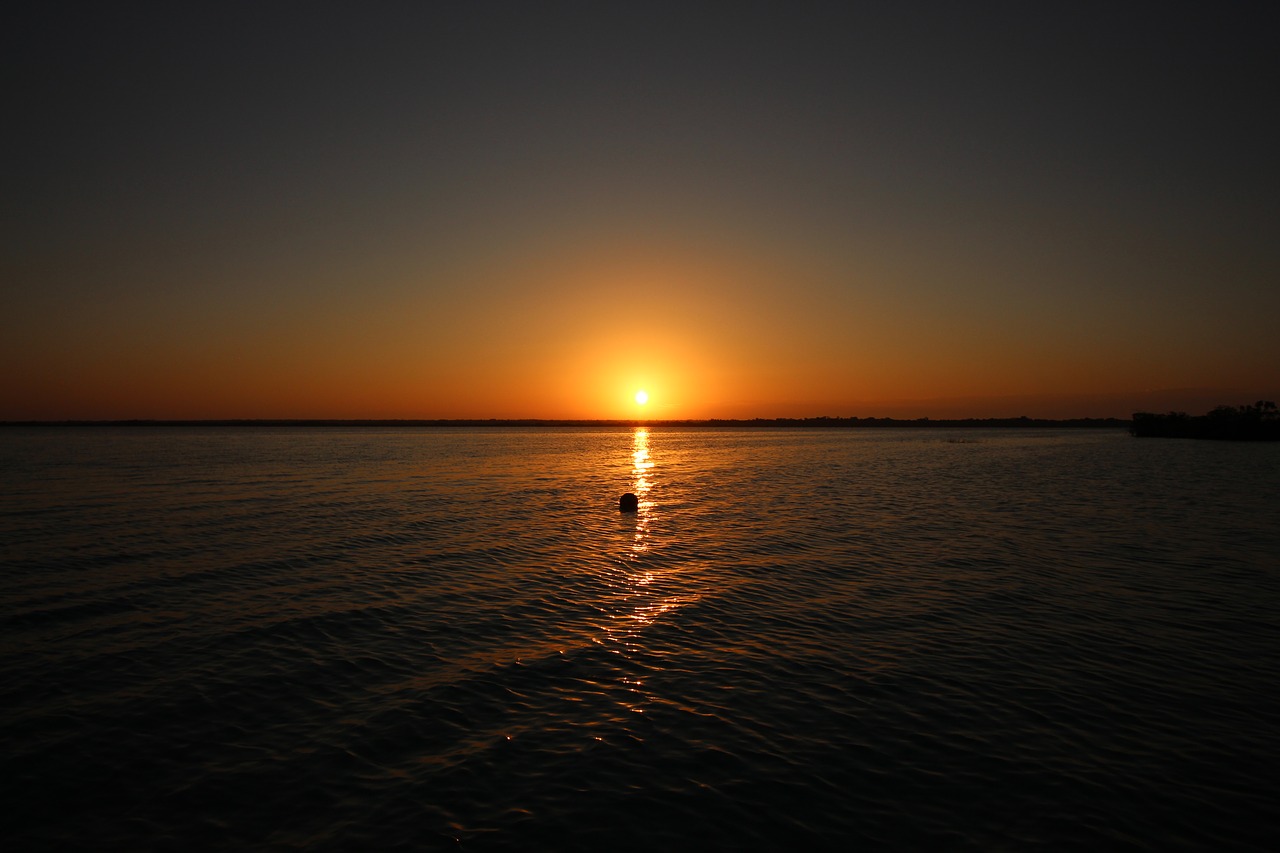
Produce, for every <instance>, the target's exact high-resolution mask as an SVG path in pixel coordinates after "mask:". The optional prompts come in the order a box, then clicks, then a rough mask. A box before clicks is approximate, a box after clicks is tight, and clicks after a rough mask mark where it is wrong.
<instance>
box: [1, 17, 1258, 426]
mask: <svg viewBox="0 0 1280 853" xmlns="http://www.w3.org/2000/svg"><path fill="white" fill-rule="evenodd" d="M28 5H29V6H32V7H35V8H31V9H28V10H27V11H25V12H22V13H20V14H19V15H18V16H16V17H15V16H14V15H13V13H10V14H9V15H8V18H9V20H8V22H7V23H6V26H5V28H4V29H5V31H6V32H5V33H4V34H3V35H0V39H2V40H3V47H4V50H3V55H2V56H0V63H2V64H3V67H4V74H3V81H4V82H3V85H4V90H5V113H6V117H5V118H6V120H5V124H6V128H7V129H6V132H5V133H4V135H3V140H2V141H0V146H3V148H2V151H3V155H4V156H3V164H4V165H3V172H2V173H3V185H2V187H0V189H2V190H3V192H2V197H0V216H3V237H0V307H2V309H3V310H2V311H0V420H27V419H116V418H591V419H594V418H633V417H647V418H723V417H733V418H751V417H808V416H824V415H825V416H844V417H848V416H859V417H884V416H892V417H920V416H931V417H1009V416H1019V415H1029V416H1033V417H1110V416H1118V417H1128V415H1129V414H1130V413H1131V412H1133V411H1134V410H1136V409H1149V410H1155V411H1164V410H1168V409H1184V410H1189V411H1192V412H1202V411H1205V410H1207V409H1208V408H1211V407H1212V406H1214V405H1218V404H1220V403H1230V404H1238V403H1243V402H1252V401H1253V400H1255V399H1277V398H1280V334H1277V318H1280V166H1278V165H1277V163H1278V161H1280V158H1278V157H1277V154H1276V152H1277V151H1280V130H1278V128H1280V122H1278V121H1277V119H1276V118H1275V114H1276V110H1275V91H1274V80H1275V79H1277V77H1280V67H1278V66H1280V59H1277V53H1276V51H1275V49H1274V44H1273V37H1272V34H1273V28H1272V27H1271V26H1270V20H1271V18H1270V15H1269V8H1268V7H1267V6H1266V5H1264V4H1262V3H1246V2H1227V3H1208V2H1204V3H1160V4H1148V3H1114V2H1112V3H1089V2H1072V3H1065V2H1064V3H1045V4H1039V3H1025V2H1018V3H983V2H976V3H950V2H949V3H911V2H886V3H879V2H868V3H806V2H786V3H751V2H735V3H705V4H698V3H670V4H669V3H661V2H634V3H633V2H615V3H602V2H573V3H568V2H483V0H475V2H457V3H450V2H431V3H409V2H383V3H355V2H352V3H320V2H315V3H274V2H273V3H243V4H242V3H233V2H219V3H207V4H197V3H190V4H188V3H181V4H179V3H164V4H138V3H127V2H123V3H93V4H59V3H48V4H28ZM638 389H644V390H646V391H647V392H648V394H649V401H648V403H647V404H646V405H645V406H644V407H640V406H638V405H637V404H636V402H635V393H636V391H637V390H638Z"/></svg>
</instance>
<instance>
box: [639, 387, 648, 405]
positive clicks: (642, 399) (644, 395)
mask: <svg viewBox="0 0 1280 853" xmlns="http://www.w3.org/2000/svg"><path fill="white" fill-rule="evenodd" d="M647 402H649V392H648V391H646V390H644V389H643V388H641V389H640V390H639V391H637V392H636V405H637V406H643V405H644V404H645V403H647Z"/></svg>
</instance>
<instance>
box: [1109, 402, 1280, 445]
mask: <svg viewBox="0 0 1280 853" xmlns="http://www.w3.org/2000/svg"><path fill="white" fill-rule="evenodd" d="M1129 432H1130V433H1132V434H1133V435H1136V436H1138V437H1139V438H1208V439H1215V440H1219V441H1280V410H1278V409H1277V408H1276V404H1275V403H1274V402H1272V401H1270V400H1259V401H1258V402H1256V403H1254V404H1253V405H1248V404H1245V405H1243V406H1218V407H1217V408H1216V409H1214V410H1212V411H1211V412H1209V413H1208V414H1205V415H1188V414H1187V413H1186V412H1167V413H1165V414H1163V415H1157V414H1153V413H1151V412H1134V414H1133V423H1132V424H1131V425H1130V427H1129Z"/></svg>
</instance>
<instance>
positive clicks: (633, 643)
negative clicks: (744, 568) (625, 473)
mask: <svg viewBox="0 0 1280 853" xmlns="http://www.w3.org/2000/svg"><path fill="white" fill-rule="evenodd" d="M630 474H631V490H632V492H634V494H635V496H636V498H637V500H638V504H639V505H638V508H637V510H636V513H635V528H634V530H633V531H632V535H631V546H630V548H629V549H628V551H627V553H626V554H625V555H624V556H623V557H622V558H621V559H619V560H618V561H617V562H618V565H619V568H620V571H618V572H617V573H616V574H615V575H614V582H613V583H614V586H615V589H616V592H617V599H616V603H617V605H618V606H617V609H616V610H614V613H613V616H612V618H611V619H609V620H608V621H607V622H606V624H605V625H604V637H603V638H602V642H604V643H606V644H609V645H612V646H614V649H613V651H614V652H615V653H616V654H620V655H624V656H627V657H633V656H643V655H649V654H652V653H654V652H655V649H653V648H651V644H650V643H647V642H646V641H645V631H646V629H648V628H649V627H650V626H652V625H653V624H654V623H655V622H656V621H657V620H658V619H659V618H661V617H663V616H665V615H669V614H671V613H672V612H673V611H675V610H678V609H679V608H681V607H684V606H685V605H688V604H692V603H693V602H695V601H697V600H698V599H699V598H701V592H700V591H699V590H697V589H696V588H694V589H690V583H689V581H690V579H689V578H688V577H682V575H683V574H684V567H682V566H680V565H670V564H667V563H666V562H665V561H664V560H663V559H662V556H661V553H660V551H661V549H660V548H655V547H654V545H655V543H654V541H653V540H654V537H653V528H654V522H655V520H656V519H657V510H658V507H657V505H656V502H655V501H654V500H653V499H652V494H651V493H652V492H653V488H654V483H655V479H656V476H657V463H656V462H655V459H654V457H653V455H652V454H651V452H650V433H649V430H648V429H646V428H644V427H638V428H637V429H636V431H635V433H634V435H633V442H632V452H631V472H630ZM623 682H624V683H625V684H627V685H628V687H629V688H630V689H631V691H633V694H634V696H635V701H634V702H631V703H628V705H629V710H631V711H634V712H636V713H644V707H643V706H644V705H645V704H647V703H649V702H652V701H654V700H655V699H656V697H654V696H652V695H650V694H649V693H648V691H647V690H646V689H645V685H644V677H643V676H642V675H641V674H639V673H638V672H635V671H633V672H632V673H631V674H629V675H628V676H627V677H625V678H623Z"/></svg>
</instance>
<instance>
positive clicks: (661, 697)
mask: <svg viewBox="0 0 1280 853" xmlns="http://www.w3.org/2000/svg"><path fill="white" fill-rule="evenodd" d="M0 484H2V485H3V491H2V493H0V561H2V565H3V575H2V578H0V618H2V621H0V736H2V737H3V743H4V753H3V759H2V760H3V763H2V764H0V786H2V787H0V802H2V803H3V824H2V827H0V830H2V831H0V847H2V848H3V849H5V850H27V849H45V848H48V849H94V850H100V849H111V848H114V849H137V850H145V849H189V848H193V847H194V848H226V849H246V848H247V849H263V848H268V849H291V848H307V849H359V850H379V849H391V848H397V847H399V848H404V849H431V848H444V849H462V850H489V849H537V848H544V849H561V850H599V849H624V850H625V849H637V850H638V849H646V850H652V849H671V848H676V849H692V848H700V849H708V848H710V849H731V848H807V849H814V848H832V849H835V848H840V849H845V848H853V849H920V848H926V847H929V848H933V847H947V848H951V849H966V848H968V849H982V850H1026V849H1032V848H1053V849H1092V848H1107V849H1124V848H1133V849H1148V850H1161V851H1164V850H1175V849H1223V848H1235V849H1250V848H1256V849H1270V847H1271V844H1272V843H1273V842H1274V839H1275V837H1276V833H1277V830H1278V829H1280V818H1278V817H1277V811H1278V809H1277V799H1276V794H1275V788H1274V780H1275V773H1276V767H1277V766H1278V765H1280V729H1278V727H1277V719H1280V715H1278V711H1280V701H1278V700H1280V628H1277V624H1278V620H1277V615H1276V614H1277V608H1278V607H1280V556H1278V555H1280V523H1278V519H1280V485H1278V484H1280V447H1276V446H1259V445H1248V446H1243V445H1232V444H1218V443H1202V442H1185V441H1160V440H1153V439H1150V440H1138V439H1132V438H1129V437H1128V436H1126V435H1122V434H1115V433H1109V432H1108V433H1076V432H1039V431H1006V432H1000V431H991V432H976V431H961V432H944V431H928V430H925V431H910V432H907V431H883V432H881V431H871V430H846V431H830V432H827V431H807V430H790V431H788V430H780V431H763V430H762V431H749V430H744V431H713V430H698V431H690V432H679V431H668V430H653V431H650V432H645V431H640V432H635V433H633V432H630V431H601V432H592V431H585V430H574V429H565V430H532V431H517V430H513V431H499V430H471V431H465V430H460V431H443V430H404V431H394V430H376V429H367V430H356V429H353V430H341V429H311V430H307V429H263V430H246V429H221V430H219V429H207V430H201V429H175V430H165V429H154V430H150V429H132V430H130V429H121V430H112V429H105V428H104V429H92V430H89V429H84V430H59V429H44V430H32V431H25V430H17V429H9V430H6V431H3V432H0ZM628 490H630V491H635V492H637V493H638V494H639V495H640V497H641V508H640V512H639V513H638V514H636V515H631V516H622V515H620V514H619V513H618V512H617V509H616V500H617V496H618V495H619V494H620V493H621V492H623V491H628Z"/></svg>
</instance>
